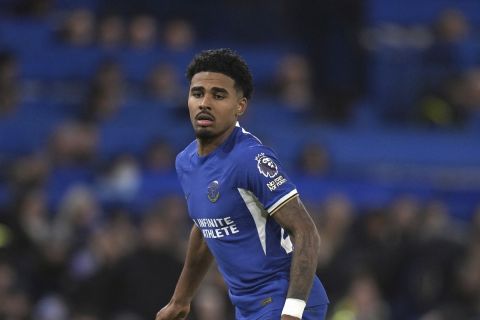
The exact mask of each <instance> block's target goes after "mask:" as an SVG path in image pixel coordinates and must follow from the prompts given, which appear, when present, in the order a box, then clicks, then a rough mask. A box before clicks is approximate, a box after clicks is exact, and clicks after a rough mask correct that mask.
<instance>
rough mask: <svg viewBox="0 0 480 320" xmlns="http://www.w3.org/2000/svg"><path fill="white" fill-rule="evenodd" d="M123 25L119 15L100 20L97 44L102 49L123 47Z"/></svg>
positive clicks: (124, 31)
mask: <svg viewBox="0 0 480 320" xmlns="http://www.w3.org/2000/svg"><path fill="white" fill-rule="evenodd" d="M125 29H126V28H125V23H124V21H123V19H122V17H121V16H119V15H108V16H105V17H103V18H102V19H100V21H99V22H98V30H97V43H98V45H99V46H100V47H102V48H104V49H119V48H121V47H122V46H124V45H125V41H126V30H125Z"/></svg>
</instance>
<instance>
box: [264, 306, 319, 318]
mask: <svg viewBox="0 0 480 320" xmlns="http://www.w3.org/2000/svg"><path fill="white" fill-rule="evenodd" d="M327 309H328V304H322V305H319V306H314V307H307V308H305V311H303V316H302V320H324V319H325V317H326V316H327ZM281 315H282V309H276V310H272V311H271V312H268V313H266V314H264V315H262V316H261V317H260V318H258V319H256V320H280V318H281Z"/></svg>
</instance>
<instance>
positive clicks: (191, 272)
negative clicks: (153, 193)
mask: <svg viewBox="0 0 480 320" xmlns="http://www.w3.org/2000/svg"><path fill="white" fill-rule="evenodd" d="M212 261H213V256H212V253H211V252H210V249H209V248H208V246H207V244H206V243H205V241H204V239H203V236H202V232H201V230H200V229H198V227H197V226H195V225H194V226H193V227H192V231H191V232H190V240H189V243H188V250H187V257H186V259H185V264H184V265H183V270H182V273H181V274H180V278H179V279H178V282H177V286H176V287H175V292H174V293H173V296H172V298H171V300H170V302H169V303H168V304H167V305H166V306H165V307H163V308H162V310H160V311H159V312H158V313H157V317H156V318H155V320H173V319H175V320H176V319H185V318H186V317H187V315H188V313H189V312H190V304H191V302H192V299H193V297H194V295H195V292H196V290H197V289H198V287H199V286H200V282H201V281H202V279H203V278H204V277H205V274H206V273H207V271H208V269H209V267H210V265H211V264H212Z"/></svg>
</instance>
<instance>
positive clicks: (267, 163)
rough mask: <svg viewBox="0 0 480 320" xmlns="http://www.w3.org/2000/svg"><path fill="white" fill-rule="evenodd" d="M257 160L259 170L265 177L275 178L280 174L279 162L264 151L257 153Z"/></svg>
mask: <svg viewBox="0 0 480 320" xmlns="http://www.w3.org/2000/svg"><path fill="white" fill-rule="evenodd" d="M255 160H256V161H257V168H258V171H259V172H260V173H261V174H263V175H264V176H265V177H267V178H274V177H275V176H276V175H277V174H278V167H277V164H276V163H275V162H273V160H272V159H271V158H269V157H267V156H266V155H265V154H264V153H260V154H257V156H256V157H255Z"/></svg>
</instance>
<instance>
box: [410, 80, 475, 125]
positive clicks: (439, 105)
mask: <svg viewBox="0 0 480 320" xmlns="http://www.w3.org/2000/svg"><path fill="white" fill-rule="evenodd" d="M465 85H466V83H465V79H464V78H462V77H452V78H450V79H447V80H445V81H444V83H443V84H442V85H441V86H439V87H438V88H437V89H436V90H435V91H431V92H429V93H427V94H425V95H424V96H423V97H422V98H421V100H420V102H419V117H420V121H421V122H422V123H423V124H426V125H429V126H432V127H436V128H462V127H463V126H464V125H465V124H466V122H467V120H468V116H469V110H468V107H467V105H466V103H467V101H466V98H467V97H466V89H467V88H466V86H465Z"/></svg>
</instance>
